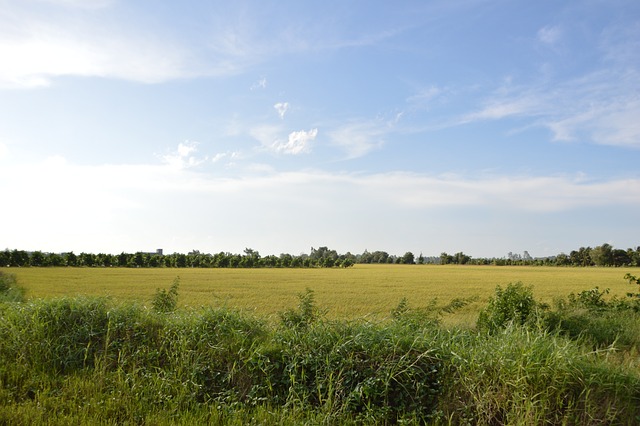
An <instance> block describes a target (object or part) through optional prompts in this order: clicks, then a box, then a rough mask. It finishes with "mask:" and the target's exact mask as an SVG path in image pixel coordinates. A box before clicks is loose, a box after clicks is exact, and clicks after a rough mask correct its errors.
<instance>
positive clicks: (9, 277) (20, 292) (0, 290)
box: [0, 271, 25, 302]
mask: <svg viewBox="0 0 640 426" xmlns="http://www.w3.org/2000/svg"><path fill="white" fill-rule="evenodd" d="M24 294H25V290H24V288H22V287H20V286H18V283H17V281H16V276H15V274H5V273H4V272H2V271H0V302H24V300H25V297H24Z"/></svg>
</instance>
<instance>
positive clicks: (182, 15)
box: [0, 0, 640, 257]
mask: <svg viewBox="0 0 640 426" xmlns="http://www.w3.org/2000/svg"><path fill="white" fill-rule="evenodd" d="M639 165H640V2H638V1H637V0H603V1H598V0H568V1H555V0H541V1H535V2H533V1H513V0H460V1H455V2H453V1H449V0H416V1H411V0H406V1H405V0H402V1H394V2H389V1H379V0H366V1H365V0H353V1H343V0H324V1H322V2H320V1H305V2H301V1H287V0H279V1H265V0H260V1H217V0H185V1H180V2H174V1H157V0H137V1H126V0H0V193H1V194H2V202H1V207H0V223H2V226H1V227H0V249H4V248H8V249H19V250H42V251H47V252H66V251H74V252H75V253H80V252H92V253H100V252H102V253H114V254H115V253H120V252H123V251H124V252H136V251H155V250H156V249H158V248H162V249H164V252H165V253H173V252H179V253H187V252H189V251H192V250H199V251H201V252H204V253H217V252H220V251H224V252H232V253H242V252H243V250H244V249H245V248H252V249H254V250H257V251H258V252H259V253H260V254H261V255H268V254H275V255H279V254H280V253H290V254H300V253H309V251H310V249H311V247H316V248H317V247H320V246H328V247H329V248H330V249H334V250H337V251H338V252H339V253H345V252H351V253H362V252H364V251H365V250H368V251H375V250H383V251H387V252H388V253H390V254H396V255H402V254H404V253H405V252H407V251H411V252H413V253H414V254H415V255H416V256H417V255H418V254H420V253H422V254H424V256H438V255H440V253H442V252H448V253H450V254H453V253H456V252H460V251H462V252H464V253H466V254H468V255H471V256H473V257H504V256H506V255H507V253H508V252H514V253H522V252H524V251H525V250H526V251H528V252H529V253H530V254H531V256H533V257H541V256H549V255H556V254H559V253H561V252H565V253H568V252H570V251H571V250H574V249H578V248H579V247H582V246H584V247H586V246H591V247H593V246H597V245H601V244H603V243H609V244H611V245H613V246H614V247H616V248H624V249H626V248H628V247H633V248H635V247H637V246H639V245H640V220H639V218H640V167H639Z"/></svg>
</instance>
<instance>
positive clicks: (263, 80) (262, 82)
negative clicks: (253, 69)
mask: <svg viewBox="0 0 640 426" xmlns="http://www.w3.org/2000/svg"><path fill="white" fill-rule="evenodd" d="M266 88H267V79H266V77H261V78H260V80H258V81H257V82H255V83H254V84H253V85H252V86H251V90H257V89H266Z"/></svg>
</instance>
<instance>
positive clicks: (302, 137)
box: [273, 129, 318, 155]
mask: <svg viewBox="0 0 640 426" xmlns="http://www.w3.org/2000/svg"><path fill="white" fill-rule="evenodd" d="M317 135H318V129H311V130H309V131H305V130H300V131H297V132H291V133H289V137H288V139H287V140H286V141H283V142H275V143H274V144H273V149H274V150H275V151H276V152H281V153H283V154H291V155H298V154H303V153H306V152H309V151H310V150H311V143H312V142H313V141H314V140H315V138H316V136H317Z"/></svg>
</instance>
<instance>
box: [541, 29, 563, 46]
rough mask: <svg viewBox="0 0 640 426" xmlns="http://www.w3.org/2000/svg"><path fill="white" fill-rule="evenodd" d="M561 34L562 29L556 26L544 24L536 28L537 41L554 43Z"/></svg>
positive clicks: (548, 43)
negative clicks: (544, 25)
mask: <svg viewBox="0 0 640 426" xmlns="http://www.w3.org/2000/svg"><path fill="white" fill-rule="evenodd" d="M561 36H562V30H561V29H560V27H557V26H546V27H543V28H540V29H539V30H538V34H537V38H538V41H540V42H542V43H544V44H547V45H554V44H556V43H557V42H558V41H559V40H560V38H561Z"/></svg>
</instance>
